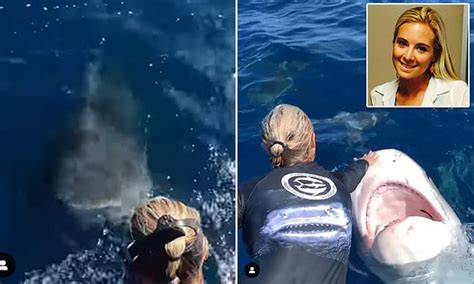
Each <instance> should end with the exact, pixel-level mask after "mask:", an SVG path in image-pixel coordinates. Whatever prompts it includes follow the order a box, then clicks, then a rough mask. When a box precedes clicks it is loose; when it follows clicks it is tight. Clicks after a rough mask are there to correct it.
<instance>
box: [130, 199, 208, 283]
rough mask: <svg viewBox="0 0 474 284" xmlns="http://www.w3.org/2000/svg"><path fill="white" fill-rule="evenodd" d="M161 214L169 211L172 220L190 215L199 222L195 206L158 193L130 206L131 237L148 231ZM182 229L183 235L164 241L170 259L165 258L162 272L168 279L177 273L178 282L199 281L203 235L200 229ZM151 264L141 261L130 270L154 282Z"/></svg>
mask: <svg viewBox="0 0 474 284" xmlns="http://www.w3.org/2000/svg"><path fill="white" fill-rule="evenodd" d="M163 215H169V216H171V217H172V218H174V219H176V220H184V219H193V220H194V221H195V222H196V223H197V224H200V223H201V218H200V216H199V213H198V212H197V211H196V210H195V209H193V208H191V207H188V206H186V205H185V204H183V203H181V202H179V201H176V200H171V199H168V198H164V197H158V198H154V199H152V200H150V201H148V202H146V203H144V204H141V205H139V206H137V207H136V208H135V209H134V212H133V215H132V218H131V219H130V232H131V235H132V239H134V240H140V239H143V238H145V237H146V236H148V235H150V234H152V233H153V232H154V231H155V229H156V227H157V221H158V219H160V217H162V216H163ZM183 229H184V232H185V235H184V236H182V237H178V238H176V239H174V240H173V241H171V242H169V243H167V244H166V245H165V252H166V254H167V255H168V257H169V258H170V259H173V260H172V261H169V263H168V266H167V268H166V271H165V274H166V275H167V277H168V278H170V279H173V278H175V277H178V278H179V279H180V283H202V281H201V280H203V272H202V266H203V264H204V262H205V260H206V259H207V256H208V243H207V239H206V237H205V236H204V235H202V233H200V234H197V233H196V231H194V230H193V229H191V228H187V227H185V228H183ZM199 230H200V229H199ZM197 244H198V245H197ZM190 246H194V248H195V249H191V250H189V249H188V248H190ZM151 262H152V261H151ZM153 266H154V265H153V263H143V265H138V267H135V271H132V274H134V277H136V278H138V279H140V280H141V281H142V282H144V283H148V282H150V283H155V282H156V281H157V279H154V278H156V277H155V275H154V274H156V273H155V271H156V270H157V267H153ZM200 281H201V282H200Z"/></svg>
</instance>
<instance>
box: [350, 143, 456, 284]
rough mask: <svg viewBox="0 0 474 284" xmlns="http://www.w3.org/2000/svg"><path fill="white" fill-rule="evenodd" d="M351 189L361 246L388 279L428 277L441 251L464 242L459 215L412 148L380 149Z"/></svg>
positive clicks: (367, 260) (424, 279)
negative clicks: (409, 152) (406, 151)
mask: <svg viewBox="0 0 474 284" xmlns="http://www.w3.org/2000/svg"><path fill="white" fill-rule="evenodd" d="M377 153H378V155H379V158H378V161H377V162H376V163H375V164H374V165H372V166H370V167H369V169H368V171H367V173H366V174H365V176H364V177H363V178H362V180H361V181H360V183H359V185H358V186H357V188H356V190H355V191H354V192H353V193H352V194H351V198H352V215H353V224H354V235H355V238H354V241H355V245H356V250H357V252H358V254H359V255H360V257H361V259H362V260H363V262H364V263H365V265H366V266H367V268H368V269H369V270H370V271H371V272H373V273H374V274H375V275H377V276H378V277H379V278H380V279H382V280H383V281H384V282H394V283H407V282H409V283H413V282H420V283H428V281H432V280H433V279H436V277H437V276H436V274H437V272H438V271H439V270H440V262H439V261H438V259H440V256H441V255H443V253H445V252H447V251H452V250H453V249H455V248H456V247H459V245H460V243H462V242H463V241H465V240H464V234H463V231H462V229H461V228H462V226H461V222H460V220H459V218H458V217H457V216H456V214H455V213H454V211H453V210H452V209H451V207H450V206H449V205H448V203H447V202H446V200H445V199H444V198H443V196H442V195H441V194H440V192H439V191H438V189H437V188H436V186H435V185H434V183H433V182H432V180H431V179H430V178H429V177H428V176H427V174H426V173H425V171H424V170H423V169H422V168H421V167H420V166H419V165H418V164H417V163H416V162H415V161H414V160H412V159H411V158H410V157H408V156H407V155H406V154H404V153H402V152H400V151H398V150H394V149H388V150H380V151H377Z"/></svg>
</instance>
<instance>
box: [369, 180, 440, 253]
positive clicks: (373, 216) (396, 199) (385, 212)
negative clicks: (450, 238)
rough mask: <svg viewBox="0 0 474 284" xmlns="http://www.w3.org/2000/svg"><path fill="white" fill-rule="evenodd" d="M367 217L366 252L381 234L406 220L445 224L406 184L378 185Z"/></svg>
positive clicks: (424, 200) (424, 199)
mask: <svg viewBox="0 0 474 284" xmlns="http://www.w3.org/2000/svg"><path fill="white" fill-rule="evenodd" d="M366 214H367V218H366V228H367V236H368V240H367V241H368V245H369V248H370V247H372V244H373V241H374V239H375V238H376V237H377V235H378V234H379V233H380V232H382V231H383V230H385V229H386V228H388V227H390V226H393V225H396V224H398V223H400V222H402V221H404V220H405V219H406V218H408V217H411V216H418V217H423V218H427V219H428V220H431V221H434V222H443V223H444V222H445V220H444V218H443V217H442V215H441V213H440V212H439V211H438V210H437V209H436V208H435V207H434V206H433V204H432V203H431V202H430V201H429V200H428V199H427V198H426V197H425V196H424V195H422V194H421V193H419V192H418V191H417V190H415V189H413V188H412V187H410V186H409V185H407V184H405V183H395V182H389V183H385V184H382V185H380V186H379V187H378V188H377V189H376V190H375V191H374V192H373V193H372V196H371V197H370V199H369V202H368V204H367V211H366Z"/></svg>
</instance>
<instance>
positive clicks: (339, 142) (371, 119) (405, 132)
mask: <svg viewBox="0 0 474 284" xmlns="http://www.w3.org/2000/svg"><path fill="white" fill-rule="evenodd" d="M407 2H408V1H407ZM416 2H425V1H416ZM430 2H432V1H430ZM443 2H446V1H443ZM448 2H449V1H448ZM238 14H239V25H238V41H239V49H238V56H239V70H238V72H239V86H238V91H239V99H238V117H239V123H238V135H239V136H238V137H239V142H238V149H239V151H238V161H239V163H238V180H239V184H240V183H242V182H245V181H246V180H248V179H249V178H251V177H253V176H257V175H259V174H263V173H265V172H267V171H269V169H270V165H269V163H268V157H267V155H266V153H265V152H264V150H263V149H262V147H261V146H260V144H261V140H260V139H261V132H260V131H261V129H260V122H261V121H262V119H263V118H264V116H265V115H266V114H267V113H268V112H269V111H270V110H271V109H272V108H273V107H274V106H275V105H277V104H280V103H289V104H293V105H297V106H300V107H301V108H302V109H303V110H304V111H305V112H306V113H307V114H308V116H309V117H310V118H311V119H312V120H313V122H314V127H315V132H316V135H317V152H316V161H317V162H318V163H319V164H321V165H322V166H324V167H325V168H328V169H334V168H336V167H340V166H342V165H346V164H349V163H351V161H352V159H353V158H356V157H360V156H362V155H363V154H364V153H365V152H367V151H368V150H377V149H384V148H396V149H400V150H402V151H403V152H405V153H407V154H408V155H409V156H411V157H413V158H414V159H415V160H416V161H417V162H418V163H419V164H420V165H422V166H423V168H424V169H425V170H426V172H427V173H428V175H430V176H431V177H432V179H433V181H434V182H435V184H436V185H438V187H439V189H440V191H441V192H442V193H443V195H444V197H445V198H446V199H447V201H448V203H449V204H450V205H451V206H452V207H453V209H454V210H455V212H456V213H457V214H458V216H459V218H460V219H461V221H462V222H463V223H472V222H473V221H474V207H473V205H472V204H473V202H474V188H473V185H472V180H473V177H474V171H473V163H474V149H473V145H474V143H473V142H474V141H473V139H474V138H473V137H474V127H473V126H472V122H471V121H472V120H473V119H474V113H473V110H472V108H471V109H367V108H366V107H365V98H366V86H365V82H366V71H365V70H366V69H365V66H366V61H365V40H366V38H365V29H366V22H365V17H366V2H365V1H306V2H301V1H259V0H247V1H239V7H238ZM472 19H473V16H472V6H471V19H470V20H471V26H472V23H473V21H472ZM471 40H472V34H471ZM471 48H472V45H471ZM471 63H472V57H471ZM471 90H472V88H471ZM238 247H239V249H238V255H239V259H238V272H239V276H241V277H245V276H242V274H241V273H242V272H243V266H244V265H245V264H246V263H247V262H248V261H249V260H250V258H249V256H248V254H247V253H246V251H245V246H244V244H243V242H242V239H241V237H239V246H238ZM355 261H356V262H357V260H355ZM356 264H357V263H356ZM376 282H377V279H376V278H375V277H374V276H370V275H369V276H368V277H366V276H360V275H358V274H356V273H354V272H349V275H348V283H376Z"/></svg>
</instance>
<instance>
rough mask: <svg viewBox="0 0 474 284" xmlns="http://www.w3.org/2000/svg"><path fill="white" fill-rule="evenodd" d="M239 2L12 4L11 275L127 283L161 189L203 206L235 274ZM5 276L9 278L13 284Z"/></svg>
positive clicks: (3, 66)
mask: <svg viewBox="0 0 474 284" xmlns="http://www.w3.org/2000/svg"><path fill="white" fill-rule="evenodd" d="M234 9H235V7H234V4H233V2H228V3H227V2H226V3H224V2H222V1H215V0H195V1H194V0H187V1H180V2H178V1H171V0H160V1H130V0H129V1H127V0H124V1H103V0H90V1H87V0H86V1H58V0H45V1H2V2H0V37H1V41H2V44H1V46H0V94H1V102H0V137H2V138H1V139H0V159H1V163H0V168H1V169H0V171H1V172H2V174H1V175H0V224H2V229H0V232H1V233H0V251H3V252H8V253H10V254H12V255H13V256H14V257H15V259H16V272H15V274H14V275H12V276H11V277H10V278H8V280H4V279H2V280H1V281H2V283H19V282H24V283H78V282H81V283H82V282H84V281H86V282H87V283H121V282H124V281H125V279H126V275H125V274H126V272H125V269H124V265H123V261H124V258H123V254H122V248H123V247H124V246H125V245H126V243H127V242H128V241H129V234H128V227H127V225H126V221H127V218H128V217H129V215H130V212H131V209H132V208H133V206H134V205H136V204H137V203H138V202H140V201H143V200H144V199H146V198H147V197H149V196H157V195H162V196H168V197H172V198H175V199H178V200H181V201H183V202H185V203H187V204H188V205H190V206H193V207H195V208H197V209H198V210H199V211H200V213H201V217H202V221H203V229H204V232H205V234H206V235H207V237H208V239H209V242H210V246H211V247H210V258H209V261H208V263H207V265H206V268H205V278H206V281H207V283H229V282H231V281H232V279H233V278H234V272H233V271H234V256H235V248H234V184H235V183H234V175H235V167H234V164H235V163H234V160H235V151H234V140H235V138H234V137H235V135H234V114H235V113H234V106H235V99H234V80H235V79H234V75H233V74H234V72H235V70H234V36H235V33H234V30H235V26H234V19H235V10H234ZM4 281H5V282H4Z"/></svg>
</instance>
